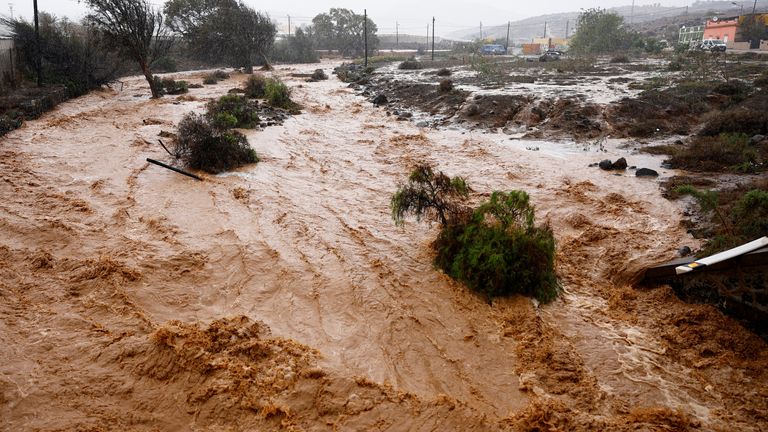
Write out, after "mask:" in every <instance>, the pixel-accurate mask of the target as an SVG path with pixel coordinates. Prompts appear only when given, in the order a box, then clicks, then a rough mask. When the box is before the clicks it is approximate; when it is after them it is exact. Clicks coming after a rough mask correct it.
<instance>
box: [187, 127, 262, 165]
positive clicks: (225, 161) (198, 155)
mask: <svg viewBox="0 0 768 432" xmlns="http://www.w3.org/2000/svg"><path fill="white" fill-rule="evenodd" d="M173 153H174V155H175V156H176V157H177V158H179V159H181V160H182V161H183V162H184V164H185V165H186V166H187V167H189V168H194V169H200V170H203V171H207V172H210V173H214V174H215V173H220V172H223V171H227V170H231V169H233V168H237V167H239V166H242V165H245V164H249V163H256V162H258V161H259V158H258V157H257V156H256V152H255V151H254V150H253V149H252V148H251V147H250V145H249V144H248V140H247V139H246V138H245V136H244V135H243V134H241V133H239V132H237V131H233V130H222V129H218V128H216V127H214V126H213V125H211V123H210V122H209V121H208V119H207V118H205V117H203V116H201V115H198V114H194V113H189V114H187V115H186V116H184V118H183V119H182V120H181V122H179V128H178V131H177V140H176V143H175V146H174V147H173Z"/></svg>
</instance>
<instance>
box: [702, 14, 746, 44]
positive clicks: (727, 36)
mask: <svg viewBox="0 0 768 432" xmlns="http://www.w3.org/2000/svg"><path fill="white" fill-rule="evenodd" d="M739 22H740V19H739V17H737V16H736V17H726V18H718V17H714V18H712V19H708V20H707V24H706V26H705V27H704V39H719V40H721V41H723V42H725V43H728V42H734V41H735V40H736V34H737V33H738V32H739Z"/></svg>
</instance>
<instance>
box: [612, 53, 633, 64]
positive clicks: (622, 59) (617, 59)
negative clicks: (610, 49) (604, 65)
mask: <svg viewBox="0 0 768 432" xmlns="http://www.w3.org/2000/svg"><path fill="white" fill-rule="evenodd" d="M610 63H629V57H627V55H626V54H619V55H616V56H614V57H611V60H610Z"/></svg>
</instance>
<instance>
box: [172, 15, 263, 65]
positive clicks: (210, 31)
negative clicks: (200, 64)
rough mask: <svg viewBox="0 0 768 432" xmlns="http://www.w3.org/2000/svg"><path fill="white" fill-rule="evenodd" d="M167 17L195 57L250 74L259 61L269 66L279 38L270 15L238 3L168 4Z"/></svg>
mask: <svg viewBox="0 0 768 432" xmlns="http://www.w3.org/2000/svg"><path fill="white" fill-rule="evenodd" d="M165 14H166V16H167V17H168V25H169V26H170V27H171V29H172V30H173V31H175V32H178V33H179V34H181V35H182V36H183V37H184V40H185V41H186V43H187V46H188V47H189V48H190V52H191V53H192V55H193V56H194V57H196V58H198V59H200V60H203V61H207V62H212V63H218V62H224V63H229V64H231V65H233V66H238V67H243V68H245V69H246V71H247V72H249V73H250V72H253V63H254V60H256V59H257V58H260V59H261V60H262V61H264V62H267V53H268V52H269V51H270V50H271V49H272V46H273V44H274V42H275V35H277V27H276V26H275V24H274V23H273V22H272V21H271V20H270V18H269V16H268V15H266V14H263V13H261V12H257V11H255V10H253V9H252V8H250V7H249V6H248V5H246V4H245V3H243V2H238V1H235V0H169V1H168V2H167V3H166V4H165Z"/></svg>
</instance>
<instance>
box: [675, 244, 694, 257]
mask: <svg viewBox="0 0 768 432" xmlns="http://www.w3.org/2000/svg"><path fill="white" fill-rule="evenodd" d="M677 253H678V254H679V255H680V256H681V257H687V256H688V255H690V254H691V248H689V247H688V246H683V247H681V248H680V249H678V250H677Z"/></svg>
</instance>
